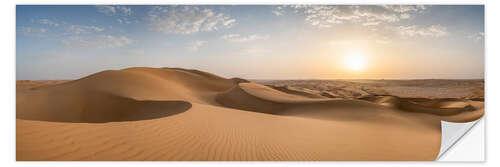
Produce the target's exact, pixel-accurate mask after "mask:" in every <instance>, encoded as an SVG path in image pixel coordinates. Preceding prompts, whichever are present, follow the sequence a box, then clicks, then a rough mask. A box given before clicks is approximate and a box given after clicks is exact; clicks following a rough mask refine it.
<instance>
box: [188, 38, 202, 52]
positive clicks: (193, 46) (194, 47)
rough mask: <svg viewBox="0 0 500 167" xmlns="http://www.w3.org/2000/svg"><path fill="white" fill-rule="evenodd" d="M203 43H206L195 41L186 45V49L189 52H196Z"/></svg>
mask: <svg viewBox="0 0 500 167" xmlns="http://www.w3.org/2000/svg"><path fill="white" fill-rule="evenodd" d="M205 43H207V41H201V40H195V41H192V42H190V43H188V44H187V46H186V48H187V49H189V50H191V51H198V49H200V47H201V46H202V45H203V44H205Z"/></svg>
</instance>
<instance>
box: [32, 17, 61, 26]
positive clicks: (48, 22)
mask: <svg viewBox="0 0 500 167" xmlns="http://www.w3.org/2000/svg"><path fill="white" fill-rule="evenodd" d="M31 22H35V23H38V24H43V25H48V26H54V27H57V26H59V25H60V24H59V23H57V22H55V21H53V20H50V19H45V18H43V19H38V20H31Z"/></svg>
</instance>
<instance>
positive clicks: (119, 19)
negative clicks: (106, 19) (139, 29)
mask: <svg viewBox="0 0 500 167" xmlns="http://www.w3.org/2000/svg"><path fill="white" fill-rule="evenodd" d="M116 21H118V23H120V24H131V23H132V21H131V20H129V19H127V18H125V17H124V18H118V19H116ZM136 22H137V21H136Z"/></svg>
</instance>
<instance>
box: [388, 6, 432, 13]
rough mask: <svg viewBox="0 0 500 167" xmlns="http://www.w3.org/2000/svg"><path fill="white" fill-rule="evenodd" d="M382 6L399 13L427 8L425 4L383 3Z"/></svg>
mask: <svg viewBox="0 0 500 167" xmlns="http://www.w3.org/2000/svg"><path fill="white" fill-rule="evenodd" d="M382 7H383V8H385V9H388V10H391V11H394V12H397V13H406V12H418V11H422V10H425V9H426V7H425V6H424V5H382Z"/></svg>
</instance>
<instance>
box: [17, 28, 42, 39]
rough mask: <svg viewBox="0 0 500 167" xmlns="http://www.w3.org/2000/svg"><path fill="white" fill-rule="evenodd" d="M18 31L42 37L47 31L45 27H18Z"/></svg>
mask: <svg viewBox="0 0 500 167" xmlns="http://www.w3.org/2000/svg"><path fill="white" fill-rule="evenodd" d="M19 31H20V33H21V34H23V35H24V36H31V37H42V36H43V34H45V33H46V32H47V29H45V28H33V27H20V29H19Z"/></svg>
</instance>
